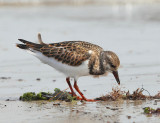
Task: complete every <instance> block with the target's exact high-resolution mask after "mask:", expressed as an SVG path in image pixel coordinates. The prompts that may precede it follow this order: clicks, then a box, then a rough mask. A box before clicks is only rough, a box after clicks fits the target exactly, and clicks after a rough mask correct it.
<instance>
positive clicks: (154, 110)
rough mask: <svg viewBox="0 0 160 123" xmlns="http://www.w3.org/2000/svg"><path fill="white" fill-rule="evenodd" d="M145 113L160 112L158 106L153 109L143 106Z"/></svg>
mask: <svg viewBox="0 0 160 123" xmlns="http://www.w3.org/2000/svg"><path fill="white" fill-rule="evenodd" d="M143 110H144V113H145V114H160V108H157V109H153V108H151V107H145V108H143Z"/></svg>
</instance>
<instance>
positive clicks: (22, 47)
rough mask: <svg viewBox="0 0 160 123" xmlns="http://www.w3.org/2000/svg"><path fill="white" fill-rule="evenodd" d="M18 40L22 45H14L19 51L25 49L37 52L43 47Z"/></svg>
mask: <svg viewBox="0 0 160 123" xmlns="http://www.w3.org/2000/svg"><path fill="white" fill-rule="evenodd" d="M18 40H19V41H21V42H22V43H23V44H17V45H16V46H17V47H19V48H20V49H25V50H27V49H29V50H31V49H33V50H37V51H39V50H40V48H42V47H43V45H42V44H36V43H32V42H29V41H26V40H24V39H18Z"/></svg>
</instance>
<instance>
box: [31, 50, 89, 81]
mask: <svg viewBox="0 0 160 123" xmlns="http://www.w3.org/2000/svg"><path fill="white" fill-rule="evenodd" d="M30 53H31V54H33V55H34V56H36V57H37V58H39V59H40V60H41V61H42V62H43V63H45V64H48V65H50V66H51V67H53V68H55V69H56V70H58V71H59V72H62V73H64V74H65V75H66V77H73V78H75V79H76V80H77V79H78V78H79V77H80V76H87V75H89V69H88V60H86V61H85V62H83V63H82V64H81V65H80V66H69V65H67V64H63V63H62V62H58V61H57V60H55V59H54V58H51V57H46V56H44V55H43V54H42V53H40V52H38V51H34V52H30Z"/></svg>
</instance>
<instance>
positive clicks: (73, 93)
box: [66, 77, 77, 96]
mask: <svg viewBox="0 0 160 123" xmlns="http://www.w3.org/2000/svg"><path fill="white" fill-rule="evenodd" d="M69 79H70V78H69V77H68V78H66V81H67V83H68V85H69V88H70V90H71V94H72V96H77V95H76V93H75V92H74V90H73V88H72V86H71V83H70V80H69Z"/></svg>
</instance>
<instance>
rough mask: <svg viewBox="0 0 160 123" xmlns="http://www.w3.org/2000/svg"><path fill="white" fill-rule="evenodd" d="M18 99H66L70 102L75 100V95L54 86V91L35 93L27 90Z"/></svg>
mask: <svg viewBox="0 0 160 123" xmlns="http://www.w3.org/2000/svg"><path fill="white" fill-rule="evenodd" d="M19 99H20V100H22V101H33V100H49V101H55V100H61V101H66V102H72V101H73V100H76V97H72V95H71V94H69V93H68V92H66V91H61V90H60V89H59V88H55V89H54V93H50V92H40V93H38V94H36V93H35V92H27V93H24V94H23V96H20V98H19Z"/></svg>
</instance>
